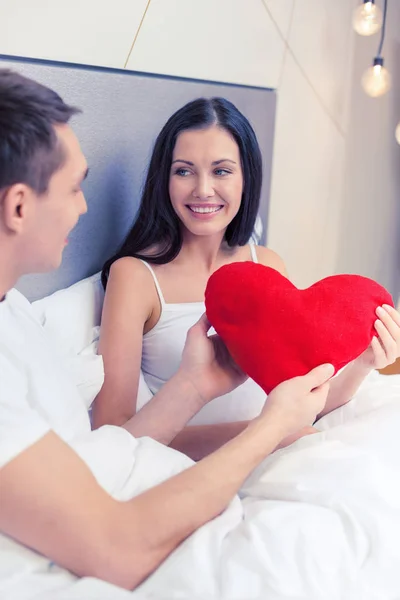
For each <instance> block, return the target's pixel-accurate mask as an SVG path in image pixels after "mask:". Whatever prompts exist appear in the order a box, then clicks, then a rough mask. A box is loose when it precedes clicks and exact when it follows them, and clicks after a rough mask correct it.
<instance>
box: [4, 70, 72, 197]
mask: <svg viewBox="0 0 400 600" xmlns="http://www.w3.org/2000/svg"><path fill="white" fill-rule="evenodd" d="M78 112H80V111H79V110H78V109H77V108H74V107H72V106H68V105H67V104H65V102H64V101H63V100H62V99H61V98H60V96H59V95H58V94H56V93H55V92H53V90H50V89H49V88H47V87H45V86H44V85H41V84H40V83H37V82H36V81H33V80H32V79H28V78H26V77H23V76H22V75H20V74H19V73H15V72H14V71H11V70H9V69H0V190H3V189H5V188H8V187H10V186H12V185H14V184H16V183H25V184H27V185H29V187H31V188H32V189H33V190H34V191H35V192H36V193H38V194H44V193H45V192H46V190H47V187H48V184H49V181H50V178H51V176H52V175H53V173H55V172H56V171H57V170H58V169H59V168H60V167H61V166H62V164H63V162H64V160H65V154H64V149H63V147H62V145H61V144H60V142H59V140H58V138H57V134H56V132H55V130H54V125H61V124H65V123H68V121H69V119H70V118H71V117H72V115H74V114H76V113H78Z"/></svg>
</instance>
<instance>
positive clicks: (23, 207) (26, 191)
mask: <svg viewBox="0 0 400 600" xmlns="http://www.w3.org/2000/svg"><path fill="white" fill-rule="evenodd" d="M33 193H34V192H33V191H32V190H31V188H30V187H29V186H27V185H26V184H24V183H16V184H14V185H12V186H10V187H9V188H7V189H6V190H4V191H3V193H2V194H1V196H2V198H1V215H2V220H3V226H4V227H5V228H6V229H8V230H9V231H10V232H14V233H20V232H21V231H22V229H23V227H24V224H25V222H26V220H27V218H28V216H29V213H30V210H31V206H32V195H33Z"/></svg>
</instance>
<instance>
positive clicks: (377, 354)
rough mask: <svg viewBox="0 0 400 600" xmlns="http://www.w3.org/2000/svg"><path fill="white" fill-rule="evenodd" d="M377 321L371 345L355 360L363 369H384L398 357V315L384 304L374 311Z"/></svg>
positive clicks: (399, 325) (399, 317)
mask: <svg viewBox="0 0 400 600" xmlns="http://www.w3.org/2000/svg"><path fill="white" fill-rule="evenodd" d="M376 314H377V316H378V319H377V320H376V321H375V330H376V332H377V334H378V337H375V336H374V337H373V339H372V342H371V344H370V345H369V346H368V348H367V349H366V350H365V352H363V353H362V354H361V355H360V356H359V357H358V358H357V359H356V360H355V363H356V364H357V365H358V366H361V367H364V368H365V369H384V368H385V367H387V366H388V365H391V364H392V363H394V362H395V360H396V359H397V358H398V357H399V356H400V314H399V313H398V312H397V310H396V309H395V308H393V307H392V306H389V305H388V304H384V305H383V306H379V307H378V308H377V309H376Z"/></svg>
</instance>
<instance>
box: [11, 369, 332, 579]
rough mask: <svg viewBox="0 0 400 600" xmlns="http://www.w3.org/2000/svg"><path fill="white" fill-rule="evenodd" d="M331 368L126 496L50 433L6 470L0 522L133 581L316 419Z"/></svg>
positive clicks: (90, 567)
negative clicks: (113, 493)
mask: <svg viewBox="0 0 400 600" xmlns="http://www.w3.org/2000/svg"><path fill="white" fill-rule="evenodd" d="M332 371H333V369H332V368H326V367H325V368H324V367H319V368H317V369H314V370H313V371H312V372H311V373H309V374H308V375H306V376H304V377H299V378H295V379H292V380H290V381H287V382H284V383H283V384H281V385H280V386H278V387H277V388H276V389H275V390H274V391H273V392H272V393H271V395H270V400H269V403H268V406H267V407H266V408H265V409H264V410H263V412H262V413H261V415H260V417H258V418H257V419H256V420H254V421H253V422H252V423H251V424H250V425H249V426H248V427H247V428H246V430H245V431H243V432H242V433H241V434H240V435H239V436H237V438H235V439H233V440H231V441H230V442H228V443H227V444H226V445H225V446H223V447H222V448H220V449H219V450H218V451H216V452H215V453H214V454H211V455H210V456H208V457H207V458H205V459H204V460H202V461H201V462H199V463H197V464H196V465H194V466H193V467H191V468H189V469H187V470H186V471H184V472H182V473H180V474H178V475H176V476H174V477H173V478H171V479H170V480H168V481H166V482H164V483H162V484H160V485H158V486H156V487H154V488H152V489H151V490H149V491H146V492H144V493H143V494H140V495H139V496H137V497H135V498H133V499H132V500H130V501H128V502H117V501H115V500H113V499H112V498H111V497H110V496H109V495H108V494H107V493H106V492H104V490H103V489H102V488H100V486H99V485H98V484H97V482H96V480H95V479H94V477H93V475H92V474H91V473H90V471H89V469H88V468H87V467H86V465H85V463H84V462H83V461H81V459H80V458H79V457H78V456H77V455H76V454H75V452H74V451H73V450H72V449H71V448H70V447H69V446H68V445H67V444H65V443H64V442H63V441H61V439H60V438H58V437H57V436H56V435H55V434H54V433H52V432H50V433H48V434H46V435H45V436H44V437H43V438H42V439H41V440H39V441H38V442H36V443H35V444H33V445H32V446H31V447H30V448H28V449H27V450H25V451H24V452H22V453H21V454H20V455H19V456H17V457H16V458H14V459H13V460H12V461H11V462H9V463H8V464H7V465H6V466H5V467H3V468H2V470H1V471H0V490H1V503H0V530H1V531H2V532H3V533H5V534H7V535H9V536H11V537H13V538H15V539H17V540H18V541H19V542H21V543H23V544H25V545H26V546H29V547H31V548H33V549H34V550H36V551H38V552H40V553H42V554H44V555H45V556H47V557H49V558H51V559H52V560H54V561H55V562H56V563H58V564H59V565H61V566H63V567H65V568H67V569H69V570H70V571H72V572H74V573H76V574H77V575H80V576H93V577H99V578H100V579H104V580H106V581H109V582H111V583H114V584H116V585H119V586H121V587H125V588H127V589H132V588H135V587H136V586H137V585H138V584H139V583H140V582H142V581H143V580H144V579H145V578H146V577H147V576H148V575H149V574H150V573H151V572H152V571H154V569H156V568H157V567H158V565H159V564H160V563H161V562H162V561H163V560H164V559H165V558H166V557H167V556H168V555H169V554H170V553H171V552H172V551H173V550H174V549H175V548H176V547H177V546H178V545H179V544H180V543H181V542H182V541H183V540H184V539H185V538H186V537H188V536H189V535H190V534H191V533H192V532H193V531H195V530H196V529H198V528H199V527H200V526H201V525H203V524H204V523H206V522H207V521H209V520H210V519H212V518H214V517H216V516H217V515H219V514H220V513H221V512H222V511H223V510H224V508H225V507H226V506H227V504H228V503H229V501H230V500H231V499H232V497H233V496H234V494H235V493H236V492H237V490H238V489H239V488H240V486H241V484H242V482H243V481H244V480H245V479H246V477H247V476H248V475H249V474H250V472H251V471H252V470H253V469H254V468H255V467H256V466H257V465H258V464H259V463H260V462H261V461H262V460H263V458H264V457H265V456H267V455H268V454H269V453H270V452H271V451H272V450H273V449H274V448H275V447H276V445H277V444H278V443H279V441H280V440H281V439H282V438H284V437H285V436H286V435H289V434H290V433H292V432H294V431H297V430H298V429H300V428H301V427H303V426H304V425H305V424H306V423H309V422H310V421H312V420H313V419H314V418H315V415H316V414H317V413H318V412H319V411H320V410H321V408H322V406H323V405H324V403H325V400H326V395H327V391H328V388H327V385H326V384H325V383H324V382H325V381H326V380H327V378H328V377H330V376H331V374H332Z"/></svg>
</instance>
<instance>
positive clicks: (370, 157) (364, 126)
mask: <svg viewBox="0 0 400 600" xmlns="http://www.w3.org/2000/svg"><path fill="white" fill-rule="evenodd" d="M378 44H379V36H373V37H371V38H361V37H358V36H357V38H356V44H355V52H354V62H353V78H352V88H351V112H350V120H349V127H348V134H347V141H346V170H345V182H344V193H343V204H342V215H341V242H340V247H339V251H338V258H337V268H338V270H345V271H349V272H352V271H354V272H357V273H361V274H364V275H367V276H369V277H372V278H374V279H377V280H378V281H379V282H381V283H382V284H383V285H385V286H386V287H387V288H388V289H389V290H390V291H391V292H392V293H393V294H394V297H395V300H396V301H397V300H398V298H399V294H400V272H399V265H400V233H399V229H400V212H399V211H400V146H399V145H398V144H397V143H396V140H395V137H394V132H395V128H396V124H397V123H398V122H399V121H400V0H391V1H389V3H388V15H387V31H386V41H385V45H384V48H383V55H384V57H385V65H386V66H387V67H388V69H389V70H390V72H391V74H392V78H393V87H392V90H391V91H390V93H388V94H386V95H385V96H382V97H381V98H369V97H368V96H367V95H366V94H365V93H364V92H363V90H362V89H361V86H360V78H361V76H362V73H363V71H364V70H365V69H366V68H368V67H369V66H370V65H371V63H372V59H373V57H374V56H375V54H376V51H377V47H378Z"/></svg>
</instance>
